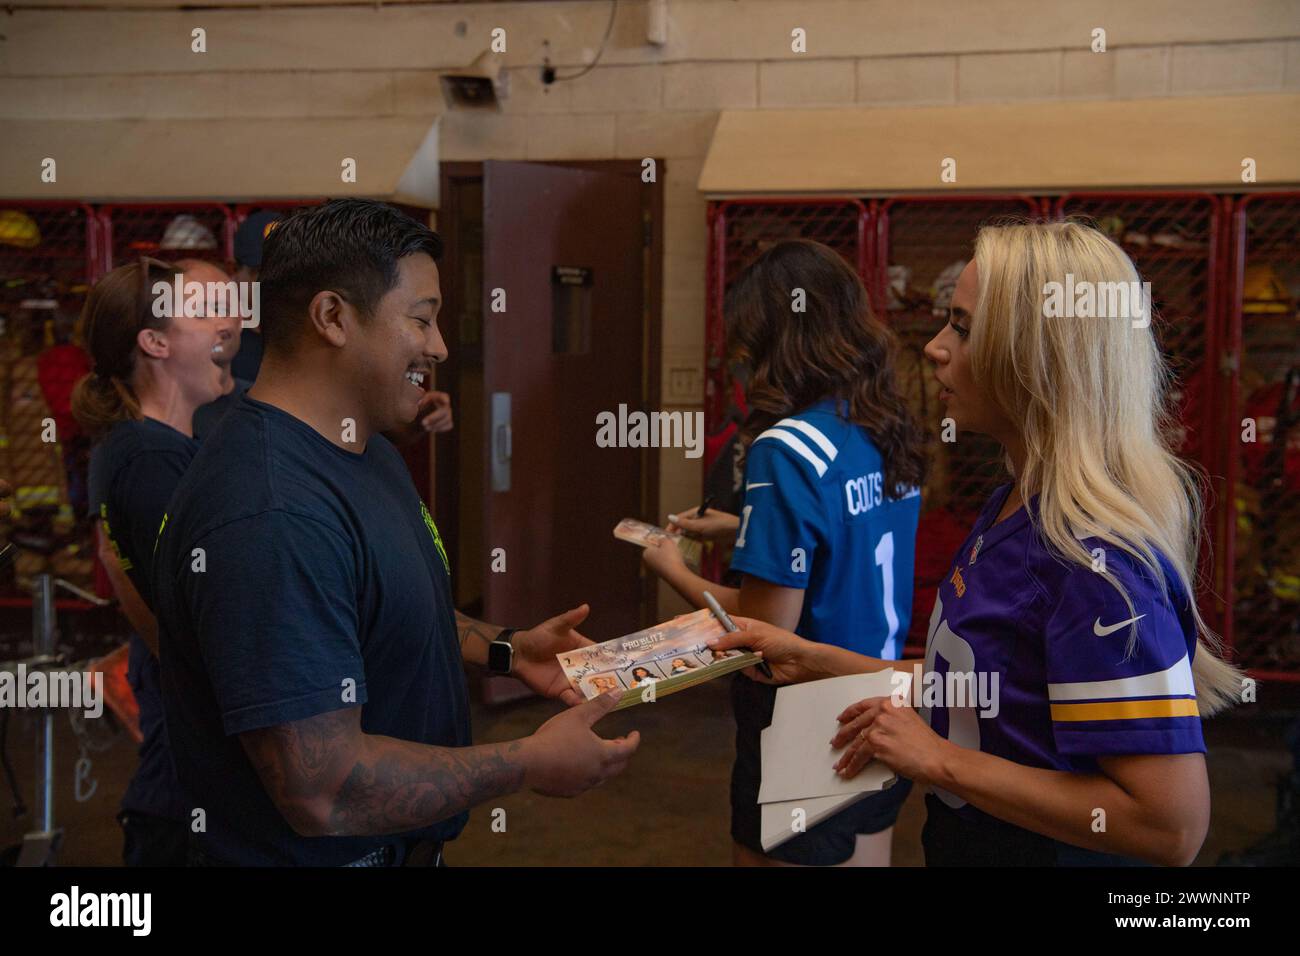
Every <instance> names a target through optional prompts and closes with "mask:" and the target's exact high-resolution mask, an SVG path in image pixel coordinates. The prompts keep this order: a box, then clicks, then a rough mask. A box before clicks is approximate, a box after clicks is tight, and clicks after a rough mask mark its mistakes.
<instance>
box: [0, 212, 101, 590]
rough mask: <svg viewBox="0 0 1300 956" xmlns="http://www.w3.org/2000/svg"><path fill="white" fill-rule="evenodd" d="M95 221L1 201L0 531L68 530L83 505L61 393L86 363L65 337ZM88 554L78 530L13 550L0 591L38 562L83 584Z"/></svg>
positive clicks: (79, 451)
mask: <svg viewBox="0 0 1300 956" xmlns="http://www.w3.org/2000/svg"><path fill="white" fill-rule="evenodd" d="M95 229H96V225H95V222H94V215H93V212H92V211H91V210H90V209H89V207H87V206H84V205H82V204H80V203H72V202H68V203H54V202H50V203H41V202H36V203H3V204H0V319H3V333H0V477H4V478H5V479H7V480H8V481H9V483H10V484H11V485H12V486H13V488H14V496H13V501H12V507H13V512H12V514H11V515H10V516H9V517H8V518H7V519H5V520H4V522H3V527H0V533H2V534H4V535H5V537H9V536H10V534H11V533H12V532H13V531H14V530H15V529H16V528H21V529H24V530H27V531H30V532H39V533H42V534H48V533H49V532H51V531H56V532H58V533H60V534H62V535H67V534H71V533H72V532H73V531H74V525H75V524H76V521H77V519H78V518H80V517H81V516H83V515H84V513H85V511H86V501H85V462H86V456H87V452H88V442H87V441H86V439H85V438H84V436H81V435H80V434H79V429H78V427H77V425H76V422H75V421H74V420H73V419H72V417H71V414H70V413H69V400H70V398H71V392H72V387H73V385H75V383H76V381H77V380H78V379H79V378H80V377H81V376H82V375H84V374H85V373H86V371H87V370H88V368H89V361H88V359H87V358H86V356H85V353H84V352H83V351H82V350H81V349H80V348H78V347H77V346H76V345H74V344H73V341H72V340H73V332H74V329H75V326H76V321H77V318H78V317H79V315H80V314H81V308H82V305H83V304H84V302H85V296H86V290H87V280H88V278H89V277H90V276H91V274H92V273H93V271H94V267H95V263H96V259H97V256H96V249H95ZM49 439H53V440H49ZM90 554H91V549H90V548H89V543H88V541H87V540H84V539H82V538H80V537H77V538H75V539H74V540H72V541H71V542H70V543H68V544H66V545H65V546H63V547H61V548H59V549H58V550H56V551H55V553H54V554H52V555H49V556H42V555H38V554H35V553H32V552H30V551H21V552H20V553H19V555H18V557H17V558H16V559H15V561H14V564H13V565H12V566H11V568H10V569H9V570H7V571H5V572H4V579H3V581H0V589H3V590H5V591H7V592H11V591H13V590H15V589H25V588H26V587H27V586H28V584H27V582H28V581H29V580H30V577H31V575H32V574H35V573H39V572H41V571H45V570H49V571H52V572H53V573H56V574H59V575H62V576H63V577H66V578H70V579H72V580H75V581H77V582H78V583H81V584H83V585H84V584H88V583H89V582H90V577H91V567H92V565H91V559H90Z"/></svg>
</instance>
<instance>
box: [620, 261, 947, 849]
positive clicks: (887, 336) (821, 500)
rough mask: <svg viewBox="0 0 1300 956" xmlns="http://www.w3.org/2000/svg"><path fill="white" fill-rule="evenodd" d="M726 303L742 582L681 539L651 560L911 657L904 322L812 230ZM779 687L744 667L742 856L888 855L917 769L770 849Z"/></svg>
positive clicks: (909, 438) (912, 532)
mask: <svg viewBox="0 0 1300 956" xmlns="http://www.w3.org/2000/svg"><path fill="white" fill-rule="evenodd" d="M725 315H726V319H727V337H728V343H729V346H730V348H731V351H732V353H733V355H734V356H735V358H736V359H738V360H739V361H740V362H741V363H743V365H744V366H745V367H746V368H747V369H748V370H749V373H750V381H749V386H748V389H747V393H746V394H747V398H748V401H749V405H750V408H751V409H752V411H751V414H750V416H749V418H748V419H747V420H746V422H745V423H744V425H743V426H742V428H741V430H740V441H741V444H742V446H743V447H744V449H745V462H744V504H743V507H742V509H741V513H740V515H739V528H738V531H737V532H736V544H735V549H734V552H733V555H732V560H731V568H732V570H733V571H739V572H741V573H743V575H744V579H743V583H742V584H741V586H740V587H739V588H738V589H735V588H724V587H719V586H718V585H714V584H712V583H711V582H709V581H706V580H704V579H703V578H700V577H698V576H697V575H694V574H692V573H691V572H690V571H689V570H688V569H687V568H686V566H685V564H684V563H683V562H682V560H681V556H680V554H679V553H678V551H677V549H676V548H675V547H671V546H669V547H659V548H649V549H646V551H645V560H646V563H647V564H648V565H650V567H651V568H653V569H654V570H655V571H656V572H657V573H659V574H660V575H661V576H662V577H663V578H664V579H665V580H667V581H668V582H669V583H670V584H671V585H672V586H673V587H674V588H675V589H676V590H677V591H678V592H679V593H681V594H682V595H683V596H684V597H685V598H686V599H687V600H688V601H690V602H691V603H692V604H694V605H695V606H696V607H703V606H704V601H703V598H702V592H703V591H704V590H706V589H708V590H710V591H711V592H712V593H713V594H714V595H715V596H716V597H717V598H718V599H719V601H720V602H721V603H722V604H723V606H724V607H726V608H727V609H728V610H729V611H732V612H739V613H742V614H745V615H747V616H749V617H758V618H762V619H763V620H765V621H770V622H771V623H773V624H774V625H778V626H780V627H784V628H789V629H792V630H794V631H796V632H797V633H799V634H800V635H802V636H803V637H805V638H807V639H808V640H809V641H820V642H825V643H826V644H829V645H834V646H837V647H839V648H844V649H848V650H851V651H855V652H857V653H858V654H870V655H873V656H875V657H880V658H886V659H893V658H896V657H898V656H899V653H900V652H901V650H902V642H903V638H904V635H906V633H907V627H908V619H909V616H910V613H911V607H912V564H913V555H914V551H915V541H916V524H917V518H918V516H919V513H920V496H919V492H918V490H917V489H918V488H919V487H920V485H921V481H922V479H923V477H924V470H925V453H924V436H923V434H922V431H921V428H920V427H919V425H918V424H917V422H916V421H915V419H914V418H913V416H912V414H911V413H910V411H909V410H908V407H907V404H906V402H905V400H904V399H903V397H902V395H901V394H900V393H899V390H898V386H897V383H896V381H895V376H894V355H895V343H894V338H893V335H892V334H891V333H890V332H889V330H888V329H886V328H885V327H884V326H883V325H882V324H881V323H880V322H879V321H877V320H876V318H875V317H874V316H873V315H872V313H871V308H870V305H869V304H868V301H867V294H866V290H865V289H864V288H863V285H862V282H861V280H860V279H859V278H858V276H857V274H856V273H855V272H854V271H853V270H852V269H851V268H850V267H849V266H848V264H847V263H845V261H844V260H843V259H842V258H840V256H839V255H837V254H836V253H835V252H834V251H833V250H832V249H830V248H828V247H826V246H824V245H821V244H820V243H815V242H809V241H803V240H798V241H790V242H782V243H778V244H777V245H776V246H774V247H772V248H771V249H769V250H768V251H767V252H765V253H764V254H763V255H762V256H761V257H759V259H758V260H757V261H755V262H754V263H753V265H751V266H750V267H749V268H748V269H747V270H746V271H745V272H744V273H742V274H741V276H740V277H739V278H738V279H737V280H736V281H735V283H734V284H733V285H732V287H731V289H730V290H729V291H728V294H727V302H726V308H725ZM755 676H757V675H755ZM775 699H776V688H775V687H774V686H772V685H771V684H770V683H767V682H758V681H756V680H753V679H750V678H749V677H746V676H740V675H738V676H737V677H736V679H735V680H734V682H733V686H732V703H733V705H734V709H735V715H736V725H737V731H736V763H735V766H734V767H733V770H732V780H731V812H732V824H731V831H732V838H733V840H734V841H735V846H734V852H733V857H734V860H735V862H736V863H737V864H738V865H767V864H771V863H773V862H778V863H790V864H805V865H832V864H843V863H853V864H858V865H884V866H887V865H888V864H889V855H890V840H891V836H892V832H893V824H894V821H895V819H896V818H897V816H898V810H899V807H900V806H901V805H902V802H903V801H904V800H905V799H906V797H907V793H908V791H909V789H910V785H909V784H908V783H906V782H905V781H900V782H899V783H898V784H897V785H895V786H894V787H891V788H890V789H889V790H887V791H885V792H883V793H881V794H877V795H874V796H872V797H870V798H867V799H865V800H862V801H860V802H859V803H857V804H854V805H853V806H851V807H849V808H848V809H846V810H844V811H842V812H840V813H839V814H837V815H835V816H833V817H831V818H830V819H828V820H825V821H823V822H821V823H820V824H818V825H817V826H815V827H813V828H812V829H810V830H809V831H808V832H807V833H803V834H800V835H798V836H795V837H793V838H792V839H790V840H789V841H787V842H785V843H783V844H781V845H780V846H778V847H775V848H774V849H773V850H772V852H771V853H770V854H766V855H765V854H764V853H763V850H762V844H761V842H760V839H759V823H760V810H759V806H758V789H759V780H760V775H761V767H760V761H759V738H760V734H761V732H762V730H763V728H765V727H767V726H768V725H769V724H770V723H771V721H772V710H773V705H774V703H775Z"/></svg>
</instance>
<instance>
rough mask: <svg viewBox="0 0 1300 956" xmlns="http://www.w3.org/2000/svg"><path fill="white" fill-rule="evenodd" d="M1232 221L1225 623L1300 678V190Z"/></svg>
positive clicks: (1285, 674)
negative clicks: (1298, 308) (1299, 304)
mask: <svg viewBox="0 0 1300 956" xmlns="http://www.w3.org/2000/svg"><path fill="white" fill-rule="evenodd" d="M1232 226H1233V228H1232V234H1231V237H1230V238H1231V260H1230V280H1231V281H1230V289H1231V298H1230V300H1229V301H1230V311H1229V313H1228V317H1229V324H1228V329H1227V336H1226V351H1227V354H1228V355H1229V356H1231V357H1232V358H1233V359H1235V361H1232V362H1229V363H1227V367H1228V368H1229V369H1230V370H1231V371H1232V373H1233V374H1232V377H1231V379H1230V380H1229V388H1228V395H1227V399H1226V401H1225V402H1224V404H1225V405H1226V406H1227V409H1228V411H1227V415H1226V421H1224V422H1223V423H1222V427H1221V430H1220V434H1221V435H1222V436H1223V442H1222V444H1223V452H1224V455H1223V457H1224V460H1225V464H1226V471H1227V486H1228V489H1229V493H1228V494H1227V495H1226V496H1225V497H1226V499H1227V500H1226V504H1227V506H1228V514H1229V520H1228V521H1227V522H1226V523H1225V532H1226V534H1225V538H1226V540H1225V543H1224V551H1225V556H1226V558H1227V561H1226V564H1227V569H1228V573H1227V574H1226V575H1225V594H1224V598H1225V601H1226V603H1227V606H1228V608H1229V614H1228V615H1227V618H1226V620H1225V622H1224V625H1223V628H1222V631H1223V636H1224V639H1225V641H1226V642H1227V643H1228V644H1230V645H1231V646H1232V647H1233V648H1234V650H1235V651H1236V654H1237V659H1238V662H1239V663H1240V664H1241V665H1242V666H1244V667H1246V668H1247V669H1248V670H1249V671H1250V672H1251V673H1252V674H1254V675H1255V676H1257V677H1259V678H1263V679H1272V680H1287V681H1300V396H1298V394H1297V393H1298V392H1300V314H1298V313H1297V301H1298V300H1300V193H1296V192H1291V193H1255V194H1252V195H1249V196H1246V197H1244V198H1242V199H1240V200H1239V201H1238V202H1237V203H1236V206H1235V212H1234V214H1233V217H1232Z"/></svg>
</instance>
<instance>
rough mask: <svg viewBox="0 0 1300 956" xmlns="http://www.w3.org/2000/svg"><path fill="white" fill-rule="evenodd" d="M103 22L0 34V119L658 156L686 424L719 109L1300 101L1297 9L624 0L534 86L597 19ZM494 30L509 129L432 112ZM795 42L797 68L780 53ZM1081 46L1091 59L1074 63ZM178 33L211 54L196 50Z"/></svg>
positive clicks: (112, 13)
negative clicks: (410, 120)
mask: <svg viewBox="0 0 1300 956" xmlns="http://www.w3.org/2000/svg"><path fill="white" fill-rule="evenodd" d="M317 3H321V0H317ZM115 6H124V7H125V6H128V4H127V2H126V0H98V2H96V0H91V2H90V3H89V4H88V5H87V6H86V7H83V8H72V9H67V8H65V9H59V10H42V9H40V8H39V5H38V6H37V7H35V8H31V7H28V8H24V9H21V10H11V11H9V12H6V13H4V14H0V35H3V37H4V39H3V40H0V121H3V119H5V118H19V117H21V118H45V119H59V118H63V119H90V118H122V117H140V118H168V117H181V118H191V119H192V118H204V117H211V118H218V117H228V118H229V117H280V116H283V117H303V116H308V117H313V116H320V117H347V116H377V115H410V116H421V115H427V116H429V117H430V118H431V121H432V119H433V118H434V117H436V116H439V115H441V120H440V124H441V132H440V137H441V149H442V156H443V157H444V158H445V159H447V160H480V159H538V160H541V159H606V158H609V159H612V158H643V157H647V156H655V157H659V158H661V159H663V160H664V162H665V164H666V167H667V169H666V174H665V183H666V223H665V239H666V242H665V253H666V258H665V263H664V296H663V302H664V316H663V379H664V382H663V386H664V389H663V391H664V396H665V401H666V402H670V403H671V404H670V405H669V407H670V408H681V409H683V410H695V409H698V408H699V407H700V404H701V400H702V388H703V376H702V368H701V364H702V356H703V333H704V259H705V199H704V197H703V196H701V195H699V193H698V192H697V191H696V189H695V183H696V180H697V177H698V176H699V172H700V169H701V166H702V163H703V158H704V155H705V153H706V151H707V148H708V144H709V140H710V137H711V135H712V131H713V128H714V125H715V123H716V121H717V116H718V111H719V110H723V109H739V110H763V109H818V108H827V107H846V106H853V105H855V104H861V105H862V106H864V107H866V106H870V107H879V106H887V107H896V108H899V109H906V108H908V107H910V106H928V105H936V104H954V103H995V102H1008V101H1016V100H1078V99H1106V98H1143V97H1162V96H1171V97H1172V96H1184V95H1207V94H1214V93H1251V92H1259V93H1266V92H1276V91H1280V90H1295V89H1300V4H1297V3H1295V2H1294V0H1245V2H1239V3H1234V4H1223V3H1220V2H1218V0H1148V2H1144V3H1140V4H1134V3H1131V2H1129V0H1092V2H1090V3H1088V4H1086V5H1080V4H1077V3H1074V2H1071V0H986V2H981V3H971V2H969V0H918V2H915V3H906V4H900V3H896V2H889V0H669V3H668V16H669V31H668V43H667V44H666V45H664V46H662V47H657V46H652V45H649V44H647V43H646V41H645V36H646V23H647V16H648V3H647V2H646V0H624V2H622V3H620V4H619V5H618V13H617V17H616V19H615V21H614V24H613V28H612V31H611V34H610V39H609V43H608V45H607V47H606V49H605V51H604V54H603V56H602V58H601V60H600V63H599V65H597V66H596V67H595V68H594V69H592V70H591V71H590V72H589V73H587V74H586V75H585V76H582V77H581V78H578V79H572V80H568V81H564V82H559V83H556V84H554V85H553V86H551V87H549V88H547V87H544V86H543V84H542V83H541V80H540V65H541V63H542V61H543V57H544V56H549V58H550V59H551V61H552V63H554V64H555V65H556V66H557V67H559V69H560V71H561V73H562V74H572V73H575V72H577V70H578V69H579V68H581V67H583V66H586V65H588V64H589V63H590V62H591V60H592V58H593V57H594V56H595V51H596V50H597V48H598V47H599V45H600V41H601V37H602V36H603V35H604V33H605V30H606V25H607V24H608V22H609V15H610V9H611V5H610V4H609V3H606V2H554V3H432V4H428V3H426V4H418V5H413V4H406V3H402V2H396V3H390V4H387V5H384V6H379V7H363V6H337V7H334V6H331V5H330V4H329V0H324V2H323V4H322V5H318V6H310V7H308V6H302V5H300V3H299V2H285V0H282V2H281V3H280V4H279V5H277V4H274V3H272V4H269V5H267V6H264V7H255V8H248V9H235V8H230V7H227V8H222V9H209V10H180V9H178V8H177V7H176V6H175V5H169V3H168V0H136V2H134V3H132V4H129V6H130V7H131V8H130V9H113V7H115ZM141 6H144V7H145V9H141ZM153 6H156V7H157V9H148V7H153ZM498 27H499V28H503V29H504V30H505V31H506V34H505V36H506V44H507V48H506V51H505V53H504V62H505V64H506V67H507V70H508V73H509V82H510V95H509V98H508V99H507V100H506V101H505V103H504V105H503V109H502V111H501V112H500V113H495V114H480V113H464V112H456V111H451V112H445V111H444V109H445V108H444V104H443V103H442V98H441V93H440V89H439V83H438V78H437V71H438V70H440V69H446V68H449V67H457V66H463V65H465V64H467V63H469V62H470V61H471V60H472V59H473V58H474V57H475V56H476V55H477V54H478V53H480V52H481V51H482V50H484V49H485V48H486V47H487V46H488V43H489V42H490V40H491V33H492V30H493V29H494V28H498ZM796 28H797V29H802V30H803V31H804V35H805V37H806V52H794V50H793V49H792V31H794V30H796ZM1096 28H1101V29H1104V30H1105V31H1106V48H1107V49H1106V52H1105V53H1094V52H1093V51H1092V49H1091V44H1092V42H1093V31H1094V29H1096ZM195 29H202V30H204V31H206V41H207V50H206V52H203V53H196V52H193V50H192V47H191V37H192V35H193V34H192V31H193V30H195ZM214 148H220V144H214ZM233 161H237V157H232V162H233ZM2 192H3V188H2V187H0V193H2ZM683 389H685V391H683ZM661 462H662V468H661V475H660V500H661V502H662V503H663V505H664V507H665V509H666V510H671V509H676V508H680V507H686V506H689V505H690V504H693V503H698V502H697V498H698V493H699V487H700V463H699V461H698V460H696V461H692V460H688V459H686V458H685V457H684V456H679V455H676V454H672V453H665V454H663V455H661ZM660 517H662V516H660ZM661 604H662V608H663V610H664V611H665V612H667V611H668V610H676V609H678V607H679V605H677V604H675V603H674V601H672V600H670V599H669V598H668V597H667V596H665V597H664V600H663V601H662V602H661Z"/></svg>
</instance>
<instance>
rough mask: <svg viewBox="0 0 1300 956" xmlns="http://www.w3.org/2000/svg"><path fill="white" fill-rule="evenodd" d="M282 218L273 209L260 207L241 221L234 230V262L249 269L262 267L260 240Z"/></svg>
mask: <svg viewBox="0 0 1300 956" xmlns="http://www.w3.org/2000/svg"><path fill="white" fill-rule="evenodd" d="M282 218H284V217H283V216H282V215H281V214H280V213H278V212H275V211H274V210H271V209H262V210H259V211H258V212H255V213H253V214H252V215H251V216H249V217H248V218H247V219H245V220H244V221H243V222H241V223H240V224H239V228H238V229H236V230H235V262H236V263H238V264H239V265H241V266H248V267H249V268H250V269H260V268H262V242H263V241H264V240H265V239H266V236H267V234H268V233H270V231H271V230H272V229H274V228H275V224H276V223H277V222H279V221H280V220H281V219H282Z"/></svg>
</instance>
